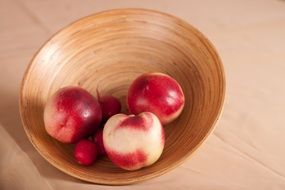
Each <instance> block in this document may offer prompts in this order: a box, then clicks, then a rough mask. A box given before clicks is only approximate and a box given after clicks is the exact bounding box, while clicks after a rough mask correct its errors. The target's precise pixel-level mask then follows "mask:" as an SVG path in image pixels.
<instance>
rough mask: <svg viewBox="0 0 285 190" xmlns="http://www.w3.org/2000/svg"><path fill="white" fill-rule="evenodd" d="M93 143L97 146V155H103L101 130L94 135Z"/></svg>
mask: <svg viewBox="0 0 285 190" xmlns="http://www.w3.org/2000/svg"><path fill="white" fill-rule="evenodd" d="M94 142H95V144H96V146H97V150H98V155H102V156H103V155H105V154H106V151H105V147H104V143H103V129H99V130H98V131H97V132H96V133H95V135H94Z"/></svg>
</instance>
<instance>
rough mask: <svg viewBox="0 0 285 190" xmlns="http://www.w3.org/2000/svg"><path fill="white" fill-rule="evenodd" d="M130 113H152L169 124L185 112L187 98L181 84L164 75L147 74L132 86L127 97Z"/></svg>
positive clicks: (136, 80) (162, 121)
mask: <svg viewBox="0 0 285 190" xmlns="http://www.w3.org/2000/svg"><path fill="white" fill-rule="evenodd" d="M127 104H128V108H129V111H130V112H131V113H133V114H139V113H141V112H152V113H154V114H155V115H156V116H157V117H158V118H159V119H160V121H161V123H162V124H167V123H170V122H171V121H173V120H174V119H176V118H177V117H178V116H179V115H180V113H181V112H182V110H183V107H184V104H185V97H184V93H183V91H182V88H181V86H180V85H179V83H178V82H177V81H176V80H175V79H173V78H172V77H170V76H168V75H166V74H163V73H145V74H142V75H140V76H139V77H138V78H136V79H135V80H134V81H133V83H132V84H131V85H130V87H129V90H128V95H127Z"/></svg>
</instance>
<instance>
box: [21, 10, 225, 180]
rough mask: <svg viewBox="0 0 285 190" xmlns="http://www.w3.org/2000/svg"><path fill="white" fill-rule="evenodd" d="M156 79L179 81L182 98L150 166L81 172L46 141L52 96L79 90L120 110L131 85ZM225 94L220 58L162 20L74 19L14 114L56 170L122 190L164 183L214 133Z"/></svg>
mask: <svg viewBox="0 0 285 190" xmlns="http://www.w3.org/2000/svg"><path fill="white" fill-rule="evenodd" d="M154 71H155V72H164V73H167V74H169V75H171V76H173V77H174V78H175V79H176V80H178V82H179V83H180V84H181V86H182V88H183V90H184V92H185V97H186V104H185V108H184V110H183V112H182V115H181V116H180V117H179V118H178V119H177V120H176V121H174V122H173V123H171V124H169V125H167V126H165V129H166V145H165V149H164V152H163V154H162V157H161V158H160V159H159V161H158V162H157V163H155V164H154V165H152V166H150V167H147V168H144V169H141V170H138V171H134V172H129V171H124V170H121V169H119V168H117V167H115V166H114V165H113V164H112V163H111V162H110V161H108V159H102V160H99V161H98V162H96V164H94V165H93V166H92V167H83V166H80V165H78V164H76V162H75V160H74V159H73V157H72V146H70V145H64V144H61V143H58V142H57V141H55V140H53V139H52V138H51V137H49V136H48V135H47V133H46V131H45V129H44V124H43V108H44V105H45V102H46V100H47V98H48V97H49V96H51V95H52V94H53V93H54V92H55V91H56V90H57V89H58V88H60V87H63V86H67V85H78V86H81V87H83V88H85V89H87V90H88V91H89V92H91V93H92V94H94V95H95V94H96V89H98V90H99V91H100V92H101V93H102V94H104V93H106V94H113V95H115V96H117V97H120V99H121V100H122V101H123V104H125V95H126V91H127V88H128V86H129V84H130V82H131V81H132V80H133V79H134V78H135V77H137V76H138V75H139V74H141V73H145V72H154ZM224 94H225V77H224V72H223V66H222V64H221V61H220V59H219V56H218V55H217V53H216V51H215V49H214V48H213V46H212V45H211V43H210V42H209V41H208V40H207V39H206V38H205V37H204V36H203V35H202V34H201V33H200V32H199V31H198V30H196V29H195V28H194V27H192V26H191V25H189V24H187V23H186V22H184V21H182V20H180V19H178V18H176V17H174V16H171V15H168V14H165V13H161V12H157V11H150V10H144V9H120V10H112V11H105V12H101V13H99V14H94V15H91V16H88V17H85V18H83V19H80V20H78V21H76V22H74V23H73V24H71V25H69V26H67V27H66V28H64V29H62V30H61V31H60V32H58V33H57V34H55V35H54V36H53V37H52V38H51V39H50V40H49V41H47V42H46V44H45V45H44V46H43V47H42V48H41V49H40V50H39V51H38V53H37V54H36V55H35V57H34V59H33V60H32V61H31V63H30V64H29V66H28V68H27V70H26V73H25V76H24V79H23V81H22V87H21V94H20V113H21V118H22V122H23V124H24V128H25V131H26V133H27V135H28V137H29V139H30V141H31V142H32V144H33V145H34V147H35V148H36V149H37V150H38V152H39V153H40V154H41V155H42V156H43V157H44V158H45V159H46V160H47V161H48V162H50V163H51V164H52V165H54V166H55V167H56V168H58V169H60V170H61V171H63V172H65V173H67V174H69V175H71V176H74V177H76V178H79V179H82V180H85V181H89V182H93V183H99V184H109V185H122V184H130V183H135V182H139V181H143V180H147V179H150V178H153V177H156V176H159V175H162V174H164V173H165V172H167V171H169V170H171V169H173V168H175V167H176V166H178V165H179V164H180V163H182V162H183V161H184V160H185V159H186V158H188V157H189V156H190V155H191V154H192V153H193V152H194V151H195V150H196V149H197V148H198V147H199V146H200V145H201V143H202V142H203V141H204V140H205V139H206V137H207V136H208V135H209V134H210V132H211V131H212V130H213V128H214V124H215V122H216V121H217V119H218V117H219V114H220V112H221V109H222V105H223V100H224Z"/></svg>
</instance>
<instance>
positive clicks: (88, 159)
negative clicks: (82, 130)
mask: <svg viewBox="0 0 285 190" xmlns="http://www.w3.org/2000/svg"><path fill="white" fill-rule="evenodd" d="M97 154H98V153H97V146H96V144H95V143H94V142H92V141H90V140H87V139H82V140H80V141H79V142H78V143H77V144H76V145H75V148H74V157H75V159H76V160H77V162H78V163H79V164H81V165H85V166H89V165H91V164H93V163H94V161H95V160H96V158H97Z"/></svg>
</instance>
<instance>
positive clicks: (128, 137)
mask: <svg viewBox="0 0 285 190" xmlns="http://www.w3.org/2000/svg"><path fill="white" fill-rule="evenodd" d="M103 142H104V146H105V150H106V152H107V154H108V156H109V158H110V159H111V161H112V162H113V163H114V164H116V165H117V166H119V167H121V168H123V169H126V170H137V169H140V168H142V167H146V166H149V165H151V164H153V163H154V162H156V161H157V160H158V159H159V157H160V155H161V153H162V151H163V147H164V129H163V127H162V125H161V123H160V121H159V119H158V118H157V117H156V116H155V115H154V114H153V113H150V112H143V113H140V114H139V115H137V116H135V115H125V114H117V115H114V116H113V117H111V118H110V119H109V120H108V121H107V123H106V124H105V127H104V131H103Z"/></svg>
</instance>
